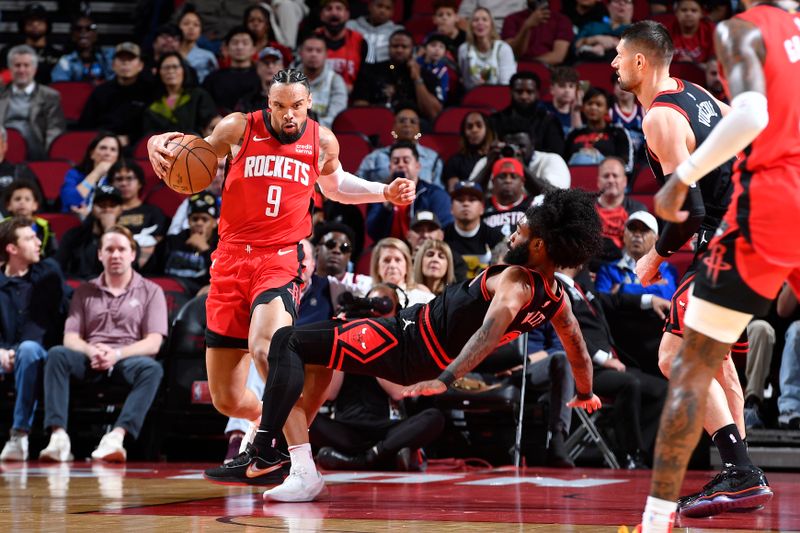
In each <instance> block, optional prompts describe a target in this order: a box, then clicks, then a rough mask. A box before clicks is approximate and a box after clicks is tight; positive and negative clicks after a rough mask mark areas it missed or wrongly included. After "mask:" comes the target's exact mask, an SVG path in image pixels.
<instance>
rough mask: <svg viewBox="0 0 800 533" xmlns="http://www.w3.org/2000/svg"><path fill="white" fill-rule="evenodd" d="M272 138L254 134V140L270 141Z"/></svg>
mask: <svg viewBox="0 0 800 533" xmlns="http://www.w3.org/2000/svg"><path fill="white" fill-rule="evenodd" d="M270 139H272V137H259V136H258V135H253V140H254V141H255V142H261V141H268V140H270Z"/></svg>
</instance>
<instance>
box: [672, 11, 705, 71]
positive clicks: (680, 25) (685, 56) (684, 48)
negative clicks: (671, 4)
mask: <svg viewBox="0 0 800 533" xmlns="http://www.w3.org/2000/svg"><path fill="white" fill-rule="evenodd" d="M670 35H671V36H672V42H673V44H674V45H675V55H674V56H673V57H672V60H673V61H687V62H690V63H701V64H702V63H705V62H706V61H708V60H709V59H711V58H712V57H713V56H714V23H713V22H711V21H710V20H708V19H706V18H705V15H704V13H703V6H702V5H701V4H700V2H699V0H678V1H677V2H676V3H675V22H673V23H672V27H671V28H670Z"/></svg>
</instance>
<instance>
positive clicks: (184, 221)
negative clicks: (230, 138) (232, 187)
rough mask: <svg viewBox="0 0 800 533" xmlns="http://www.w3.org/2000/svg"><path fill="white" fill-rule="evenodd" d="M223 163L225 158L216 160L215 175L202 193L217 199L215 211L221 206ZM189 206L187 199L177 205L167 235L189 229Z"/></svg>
mask: <svg viewBox="0 0 800 533" xmlns="http://www.w3.org/2000/svg"><path fill="white" fill-rule="evenodd" d="M225 161H226V159H225V158H221V159H218V160H217V173H216V175H215V176H214V179H213V180H211V183H210V184H209V185H208V187H207V188H206V190H204V191H203V192H207V193H210V194H211V195H212V196H214V198H216V199H217V211H219V208H220V204H221V201H220V199H221V195H222V184H223V183H224V182H225ZM189 204H190V202H189V198H186V199H185V200H184V201H182V202H181V203H180V205H178V209H177V210H176V211H175V214H173V215H172V221H171V222H170V224H169V229H168V230H167V235H178V234H179V233H180V232H182V231H183V230H187V229H189Z"/></svg>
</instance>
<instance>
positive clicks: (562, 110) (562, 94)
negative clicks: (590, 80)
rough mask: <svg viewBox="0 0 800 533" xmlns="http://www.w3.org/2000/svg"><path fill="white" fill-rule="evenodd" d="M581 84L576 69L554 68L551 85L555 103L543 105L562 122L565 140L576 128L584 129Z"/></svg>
mask: <svg viewBox="0 0 800 533" xmlns="http://www.w3.org/2000/svg"><path fill="white" fill-rule="evenodd" d="M579 83H580V75H579V74H578V71H577V70H575V69H574V68H572V67H556V68H554V69H553V74H552V76H551V83H550V95H551V96H552V97H553V101H552V102H544V103H543V105H544V107H545V109H547V110H548V111H549V112H550V113H552V114H553V115H554V116H555V117H556V118H558V121H559V122H561V128H562V129H563V130H564V137H565V138H566V136H567V135H569V132H571V131H572V130H574V129H575V128H580V127H583V120H582V119H581V103H582V102H581V101H582V100H583V91H582V90H581V89H580V86H579Z"/></svg>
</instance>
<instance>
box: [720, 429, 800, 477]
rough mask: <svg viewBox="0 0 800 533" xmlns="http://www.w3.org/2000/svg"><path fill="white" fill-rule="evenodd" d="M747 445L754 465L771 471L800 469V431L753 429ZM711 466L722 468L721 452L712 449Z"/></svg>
mask: <svg viewBox="0 0 800 533" xmlns="http://www.w3.org/2000/svg"><path fill="white" fill-rule="evenodd" d="M747 444H748V447H749V451H750V457H751V459H752V460H753V463H755V464H757V465H758V466H760V467H762V468H765V469H770V470H790V469H800V431H797V430H788V429H751V430H749V431H748V434H747ZM711 465H712V466H713V467H714V468H719V467H721V466H722V461H721V460H720V457H719V452H718V451H717V449H716V448H714V447H713V446H712V447H711Z"/></svg>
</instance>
